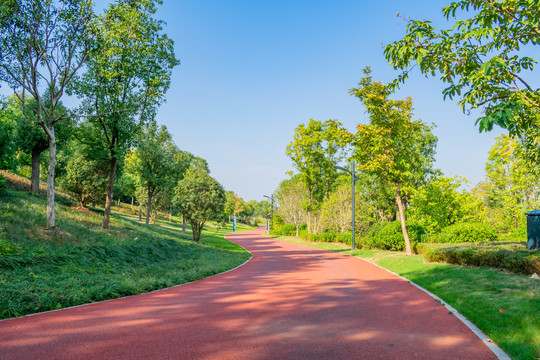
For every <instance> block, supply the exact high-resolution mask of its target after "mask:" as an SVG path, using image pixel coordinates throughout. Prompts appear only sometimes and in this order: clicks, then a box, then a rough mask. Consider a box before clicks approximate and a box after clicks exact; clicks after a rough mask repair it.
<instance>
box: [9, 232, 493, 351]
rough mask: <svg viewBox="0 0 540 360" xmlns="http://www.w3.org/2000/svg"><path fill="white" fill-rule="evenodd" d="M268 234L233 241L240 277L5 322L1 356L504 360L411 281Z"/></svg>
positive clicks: (233, 236) (230, 274) (227, 275)
mask: <svg viewBox="0 0 540 360" xmlns="http://www.w3.org/2000/svg"><path fill="white" fill-rule="evenodd" d="M262 233H263V229H262V228H260V229H258V230H254V231H250V232H243V233H237V234H231V235H228V236H227V238H228V239H229V240H231V241H233V242H235V243H237V244H239V245H241V246H243V247H245V248H246V249H247V250H249V251H250V252H251V253H252V254H253V258H252V259H251V260H250V261H249V262H248V263H246V264H245V265H243V266H241V267H239V268H237V269H235V270H233V271H230V272H227V273H223V274H220V275H217V276H214V277H211V278H208V279H205V280H201V281H197V282H194V283H190V284H186V285H181V286H177V287H174V288H170V289H166V290H161V291H156V292H152V293H148V294H143V295H138V296H132V297H127V298H123V299H118V300H112V301H107V302H101V303H96V304H90V305H85V306H80V307H76V308H71V309H65V310H59V311H54V312H48V313H42V314H38V315H33V316H27V317H23V318H18V319H10V320H4V321H0V359H3V360H11V359H93V360H99V359H189V360H191V359H216V360H218V359H219V360H224V359H295V360H298V359H310V360H311V359H325V360H328V359H460V360H465V359H474V360H481V359H497V357H496V356H495V355H494V354H493V353H492V352H491V351H490V350H489V349H488V347H487V346H486V345H485V344H484V343H483V342H482V341H481V340H480V339H479V338H478V337H477V336H476V335H475V334H473V333H472V332H471V330H469V328H468V327H466V326H465V325H464V324H463V323H462V322H461V321H460V320H459V319H457V318H456V316H454V315H452V314H449V311H448V309H446V308H445V307H444V306H442V305H441V304H440V303H439V302H437V301H435V300H434V299H433V298H431V297H430V296H429V295H427V294H426V293H424V292H422V291H421V290H419V289H417V288H416V287H414V286H413V285H411V284H409V283H408V282H407V281H404V280H403V279H401V278H398V277H396V276H394V275H392V274H391V273H389V272H387V271H385V270H383V269H380V268H378V267H376V266H374V265H372V264H369V263H367V262H365V261H363V260H360V259H357V258H354V257H351V256H347V255H343V254H339V253H332V252H327V251H324V250H318V249H314V248H310V247H305V246H302V245H297V244H292V243H287V242H282V241H279V240H275V239H270V238H266V237H264V236H263V235H262Z"/></svg>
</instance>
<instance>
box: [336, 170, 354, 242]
mask: <svg viewBox="0 0 540 360" xmlns="http://www.w3.org/2000/svg"><path fill="white" fill-rule="evenodd" d="M334 168H336V169H339V170H343V171H345V172H348V173H349V174H351V177H352V249H353V250H354V249H355V246H354V238H355V234H354V223H355V221H354V220H355V218H354V184H355V183H356V180H358V177H357V176H356V175H355V174H354V161H352V160H351V171H349V170H347V169H345V168H342V167H341V166H337V165H336V166H334Z"/></svg>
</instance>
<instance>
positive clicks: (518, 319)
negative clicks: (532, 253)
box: [276, 236, 540, 360]
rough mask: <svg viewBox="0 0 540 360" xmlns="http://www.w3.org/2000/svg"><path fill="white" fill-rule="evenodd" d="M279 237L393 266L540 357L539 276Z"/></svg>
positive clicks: (520, 355) (507, 345)
mask: <svg viewBox="0 0 540 360" xmlns="http://www.w3.org/2000/svg"><path fill="white" fill-rule="evenodd" d="M276 238H277V239H280V240H285V241H290V242H294V243H298V244H303V245H308V246H312V247H317V248H319V249H325V250H331V251H338V252H341V253H345V254H349V255H353V256H357V257H360V258H363V259H366V260H368V261H370V262H373V263H375V264H377V265H380V266H382V267H384V268H386V269H388V270H390V271H393V272H395V273H397V274H399V275H401V276H403V277H404V278H406V279H408V280H410V281H412V282H414V283H415V284H417V285H419V286H421V287H423V288H424V289H427V290H429V291H431V292H432V293H434V294H436V295H437V296H439V297H440V298H442V299H443V300H444V301H446V302H447V303H448V304H450V305H451V306H453V307H454V308H455V309H456V310H458V311H459V312H460V313H461V314H463V315H464V316H465V317H466V318H467V319H469V320H470V321H471V322H473V323H474V324H475V325H476V326H478V327H479V328H480V329H481V330H482V331H483V332H484V333H485V334H487V335H488V337H490V338H491V339H493V340H494V341H495V342H496V343H497V344H498V345H499V346H500V347H501V348H502V349H503V350H504V351H506V352H507V353H508V354H509V355H510V356H511V357H512V359H520V360H521V359H523V360H525V359H527V360H529V359H538V358H540V280H534V279H530V278H529V277H527V276H522V275H515V274H506V273H503V272H500V271H497V270H490V269H483V268H472V267H464V266H457V265H448V264H441V263H427V264H424V262H423V260H422V256H421V255H412V256H407V255H405V254H404V253H399V252H391V251H380V250H351V249H350V247H349V246H347V245H344V244H339V243H313V242H309V241H304V240H301V239H297V238H294V237H286V236H278V237H276Z"/></svg>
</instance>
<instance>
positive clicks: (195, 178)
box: [175, 168, 225, 241]
mask: <svg viewBox="0 0 540 360" xmlns="http://www.w3.org/2000/svg"><path fill="white" fill-rule="evenodd" d="M175 193H176V198H175V199H176V202H177V203H178V206H179V207H180V209H181V211H182V213H183V214H185V216H186V218H187V221H188V222H189V223H190V224H191V229H192V231H193V240H194V241H199V240H200V238H201V231H202V229H203V227H204V224H206V222H207V221H209V220H211V219H216V218H218V217H219V216H220V215H221V214H222V213H223V208H224V206H225V191H224V190H223V187H222V186H221V185H220V184H219V183H218V182H217V181H216V180H215V179H214V178H212V177H211V176H210V175H209V174H208V173H207V172H206V171H203V170H201V169H198V168H191V169H189V170H188V171H187V172H186V174H185V176H184V178H183V179H182V180H180V181H179V182H178V185H177V187H176V191H175Z"/></svg>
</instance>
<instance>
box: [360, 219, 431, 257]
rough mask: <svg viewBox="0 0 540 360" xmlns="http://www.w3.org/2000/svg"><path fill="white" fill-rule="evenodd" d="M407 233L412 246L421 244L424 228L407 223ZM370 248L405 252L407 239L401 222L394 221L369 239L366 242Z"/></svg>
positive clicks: (410, 222) (413, 223) (366, 245)
mask: <svg viewBox="0 0 540 360" xmlns="http://www.w3.org/2000/svg"><path fill="white" fill-rule="evenodd" d="M405 225H406V226H407V233H408V234H409V239H410V241H411V246H414V245H415V244H417V243H419V242H420V241H421V239H422V235H424V233H425V231H424V228H423V227H422V226H421V225H419V224H417V223H415V222H412V221H406V222H405ZM364 244H365V245H364V246H365V247H368V248H377V249H382V250H393V251H403V250H404V249H405V238H404V237H403V233H402V231H401V222H400V221H392V222H390V223H386V225H385V226H384V227H383V228H382V229H381V230H380V231H379V232H378V233H377V234H376V235H375V236H372V237H368V238H367V239H366V241H365V242H364Z"/></svg>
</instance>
